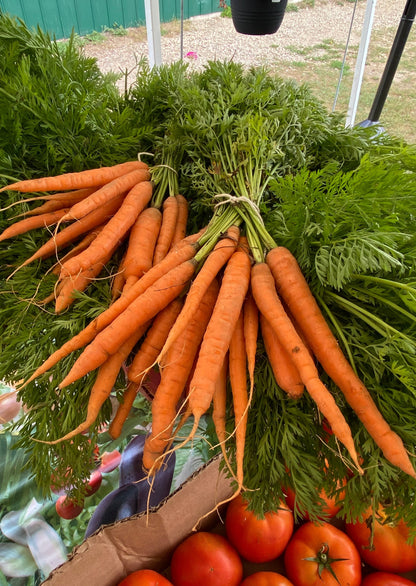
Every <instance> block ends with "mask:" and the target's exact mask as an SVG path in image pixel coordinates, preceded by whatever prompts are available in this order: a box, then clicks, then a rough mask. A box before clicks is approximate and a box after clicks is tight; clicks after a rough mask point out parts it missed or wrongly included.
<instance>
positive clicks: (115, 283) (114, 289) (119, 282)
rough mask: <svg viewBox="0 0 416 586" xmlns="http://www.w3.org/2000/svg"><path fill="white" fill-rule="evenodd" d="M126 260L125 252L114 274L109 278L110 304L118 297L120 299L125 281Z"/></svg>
mask: <svg viewBox="0 0 416 586" xmlns="http://www.w3.org/2000/svg"><path fill="white" fill-rule="evenodd" d="M125 260H126V252H124V254H123V256H122V257H121V260H120V262H119V265H118V268H117V270H116V272H115V273H114V274H113V275H112V278H111V303H114V301H115V300H116V299H118V297H120V295H121V292H122V290H123V287H124V285H125V284H126V279H125V276H124V271H125V268H124V261H125Z"/></svg>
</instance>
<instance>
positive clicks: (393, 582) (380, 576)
mask: <svg viewBox="0 0 416 586" xmlns="http://www.w3.org/2000/svg"><path fill="white" fill-rule="evenodd" d="M415 584H416V582H412V581H411V580H408V579H407V578H402V576H398V575H397V574H391V573H390V572H373V573H372V574H368V576H366V577H365V578H364V580H363V581H362V582H361V586H415Z"/></svg>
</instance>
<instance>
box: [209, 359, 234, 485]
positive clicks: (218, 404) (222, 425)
mask: <svg viewBox="0 0 416 586" xmlns="http://www.w3.org/2000/svg"><path fill="white" fill-rule="evenodd" d="M227 375H228V354H227V355H226V356H225V359H224V362H223V364H222V367H221V372H220V376H219V377H218V380H217V382H216V383H215V391H214V396H213V397H212V422H213V424H214V427H215V433H216V434H217V438H218V444H219V445H220V447H221V452H222V456H223V458H224V462H225V464H226V466H227V468H228V470H229V471H230V473H231V475H232V476H234V478H235V474H234V470H233V469H232V466H231V464H230V461H229V459H228V455H227V450H226V449H225V442H226V441H227V426H226V424H227Z"/></svg>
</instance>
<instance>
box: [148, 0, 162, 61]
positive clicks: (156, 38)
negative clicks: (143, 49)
mask: <svg viewBox="0 0 416 586" xmlns="http://www.w3.org/2000/svg"><path fill="white" fill-rule="evenodd" d="M144 10H145V15H146V30H147V44H148V52H149V65H150V67H154V66H155V65H161V64H162V50H161V34H160V13H159V0H144Z"/></svg>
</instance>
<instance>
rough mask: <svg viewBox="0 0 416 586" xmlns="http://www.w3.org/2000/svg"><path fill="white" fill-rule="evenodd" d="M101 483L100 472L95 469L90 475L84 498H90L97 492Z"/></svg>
mask: <svg viewBox="0 0 416 586" xmlns="http://www.w3.org/2000/svg"><path fill="white" fill-rule="evenodd" d="M102 481H103V476H102V474H101V472H100V471H99V470H98V469H97V470H94V471H93V472H92V473H91V476H90V479H89V480H88V483H87V486H86V489H85V496H86V497H87V496H92V495H93V494H94V493H96V492H97V490H98V489H99V488H100V486H101V483H102Z"/></svg>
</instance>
